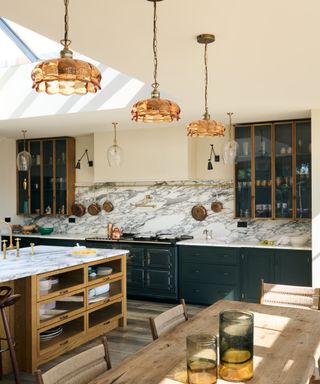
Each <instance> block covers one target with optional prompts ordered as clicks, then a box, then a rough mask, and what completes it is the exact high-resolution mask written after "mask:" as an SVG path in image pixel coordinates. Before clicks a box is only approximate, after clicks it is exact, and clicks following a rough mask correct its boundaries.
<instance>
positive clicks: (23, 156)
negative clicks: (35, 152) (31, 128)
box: [17, 130, 32, 171]
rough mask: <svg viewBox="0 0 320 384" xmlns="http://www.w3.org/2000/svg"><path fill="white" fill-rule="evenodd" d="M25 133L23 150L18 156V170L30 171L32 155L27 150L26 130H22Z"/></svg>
mask: <svg viewBox="0 0 320 384" xmlns="http://www.w3.org/2000/svg"><path fill="white" fill-rule="evenodd" d="M21 132H22V133H23V151H21V152H19V153H18V156H17V168H18V171H29V170H30V168H31V165H32V157H31V155H30V153H29V152H27V151H26V132H27V131H26V130H22V131H21Z"/></svg>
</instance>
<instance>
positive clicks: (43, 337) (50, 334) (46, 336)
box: [40, 325, 63, 341]
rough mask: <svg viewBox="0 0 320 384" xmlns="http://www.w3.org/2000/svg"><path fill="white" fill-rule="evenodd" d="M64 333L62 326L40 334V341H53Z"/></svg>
mask: <svg viewBox="0 0 320 384" xmlns="http://www.w3.org/2000/svg"><path fill="white" fill-rule="evenodd" d="M62 332H63V327H62V326H61V325H60V326H59V327H55V328H51V329H48V330H47V331H44V332H41V333H40V340H41V341H47V340H51V339H53V338H55V337H57V336H59V335H61V333H62Z"/></svg>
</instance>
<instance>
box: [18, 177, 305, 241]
mask: <svg viewBox="0 0 320 384" xmlns="http://www.w3.org/2000/svg"><path fill="white" fill-rule="evenodd" d="M76 195H77V196H78V200H79V201H80V202H81V203H82V204H84V205H85V206H86V207H88V206H89V205H90V204H91V203H92V202H97V203H98V204H100V205H101V206H102V205H103V203H104V202H105V201H106V200H108V201H111V202H112V204H113V206H114V209H113V211H111V212H109V213H107V212H105V211H104V210H103V209H102V210H101V212H100V213H99V214H98V215H96V216H91V215H90V214H89V213H88V212H87V213H86V214H85V215H84V216H82V217H80V218H78V217H76V222H75V223H69V222H68V217H67V216H56V217H52V216H42V217H40V216H39V217H26V218H25V222H26V224H29V223H36V224H37V225H39V226H53V227H54V232H55V233H62V234H64V233H65V234H83V233H85V234H87V235H88V236H90V235H93V234H99V235H106V233H107V225H108V223H109V222H112V223H113V224H114V225H115V226H117V227H120V228H121V229H122V230H123V231H124V232H139V233H146V232H161V233H173V234H189V235H193V236H194V237H195V238H203V237H204V235H203V231H204V230H205V229H207V230H209V231H212V236H213V238H224V239H226V240H236V239H238V240H240V241H241V240H246V241H250V240H252V239H256V238H268V239H270V238H272V237H274V236H278V235H287V234H298V233H299V234H300V233H309V234H310V236H311V220H303V221H290V220H249V222H248V226H247V228H238V227H237V223H238V221H239V220H238V219H235V218H234V217H233V215H234V189H233V184H232V182H231V181H230V182H225V181H221V182H217V181H214V182H213V181H201V182H198V181H186V182H159V183H143V184H142V183H140V184H138V183H130V184H124V183H115V184H113V183H108V184H103V185H95V186H89V187H87V186H77V191H76ZM146 196H150V199H147V200H146ZM214 200H219V201H221V202H222V204H223V209H222V210H221V211H220V212H219V213H214V212H213V211H212V210H211V203H212V202H213V201H214ZM145 201H146V202H147V204H148V205H152V206H154V207H139V206H136V204H138V205H139V203H141V202H145ZM196 204H202V205H203V206H204V207H205V208H206V209H207V213H208V215H207V217H206V219H205V220H203V221H197V220H195V219H194V218H193V217H192V215H191V209H192V207H193V206H194V205H196Z"/></svg>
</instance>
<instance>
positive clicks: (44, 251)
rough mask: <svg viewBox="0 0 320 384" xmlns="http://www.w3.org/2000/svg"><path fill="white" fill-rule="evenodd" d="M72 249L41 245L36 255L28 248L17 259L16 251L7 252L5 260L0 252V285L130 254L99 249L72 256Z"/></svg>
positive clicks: (36, 247) (124, 251)
mask: <svg viewBox="0 0 320 384" xmlns="http://www.w3.org/2000/svg"><path fill="white" fill-rule="evenodd" d="M71 249H72V247H55V246H46V245H39V246H35V247H34V255H31V248H30V247H27V248H21V249H20V256H19V257H16V251H15V250H9V251H7V258H6V259H3V252H0V283H1V282H5V281H11V280H16V279H20V278H22V277H27V276H32V275H37V274H40V273H44V272H50V271H55V270H57V269H62V268H67V267H73V266H76V265H81V264H84V263H88V262H91V261H96V260H102V259H105V258H108V257H113V256H118V255H123V254H124V253H128V252H129V251H127V250H115V249H97V253H96V254H95V255H71V254H70V251H71Z"/></svg>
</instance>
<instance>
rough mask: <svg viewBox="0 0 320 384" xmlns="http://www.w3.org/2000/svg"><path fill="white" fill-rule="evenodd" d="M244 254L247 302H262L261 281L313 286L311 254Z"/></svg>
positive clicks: (253, 250)
mask: <svg viewBox="0 0 320 384" xmlns="http://www.w3.org/2000/svg"><path fill="white" fill-rule="evenodd" d="M240 252H241V282H242V294H241V298H242V300H244V301H253V302H258V301H259V296H260V279H264V280H265V282H268V283H276V284H288V285H302V286H311V285H312V270H311V269H312V262H311V251H299V250H288V249H264V248H243V249H241V250H240Z"/></svg>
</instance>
